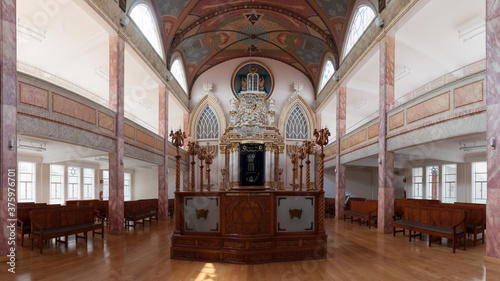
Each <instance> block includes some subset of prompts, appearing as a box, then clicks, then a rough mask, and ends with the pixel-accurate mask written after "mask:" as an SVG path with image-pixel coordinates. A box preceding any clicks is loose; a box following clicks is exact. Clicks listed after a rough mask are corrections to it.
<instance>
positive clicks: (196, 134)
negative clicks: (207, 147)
mask: <svg viewBox="0 0 500 281" xmlns="http://www.w3.org/2000/svg"><path fill="white" fill-rule="evenodd" d="M207 109H210V110H211V111H212V113H213V116H215V120H217V129H216V130H214V131H215V132H216V133H213V134H215V136H214V137H213V138H198V136H199V135H201V134H200V133H199V130H198V128H199V126H200V121H201V120H202V117H203V116H204V114H205V112H206V111H207ZM205 123H206V122H205ZM220 127H221V125H220V120H219V116H217V112H216V111H215V109H214V108H213V107H212V106H210V105H207V106H205V108H203V110H202V111H201V113H200V115H199V117H198V120H196V124H195V138H196V140H197V141H204V140H218V139H219V138H220ZM201 136H202V137H203V136H208V135H207V134H206V133H204V134H203V135H201Z"/></svg>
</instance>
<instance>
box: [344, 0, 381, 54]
mask: <svg viewBox="0 0 500 281" xmlns="http://www.w3.org/2000/svg"><path fill="white" fill-rule="evenodd" d="M374 18H375V13H374V12H373V10H372V9H371V8H370V7H368V6H366V5H361V6H359V8H358V10H357V11H356V15H355V16H354V20H353V21H352V25H351V29H350V30H349V34H348V36H347V43H346V45H345V52H344V56H346V55H347V54H348V53H349V51H351V49H352V47H354V44H356V42H358V40H359V38H360V37H361V35H363V32H365V30H366V28H368V26H369V25H370V23H371V22H372V20H373V19H374Z"/></svg>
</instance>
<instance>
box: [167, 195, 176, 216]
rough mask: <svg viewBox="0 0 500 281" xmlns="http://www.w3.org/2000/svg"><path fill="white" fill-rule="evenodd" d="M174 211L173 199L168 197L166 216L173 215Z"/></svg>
mask: <svg viewBox="0 0 500 281" xmlns="http://www.w3.org/2000/svg"><path fill="white" fill-rule="evenodd" d="M174 213H175V199H173V198H171V199H168V216H169V217H173V216H174Z"/></svg>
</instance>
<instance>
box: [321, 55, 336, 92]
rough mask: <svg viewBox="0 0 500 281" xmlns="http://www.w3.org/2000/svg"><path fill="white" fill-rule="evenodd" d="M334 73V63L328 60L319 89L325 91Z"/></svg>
mask: <svg viewBox="0 0 500 281" xmlns="http://www.w3.org/2000/svg"><path fill="white" fill-rule="evenodd" d="M333 73H335V69H334V68H333V63H332V61H331V60H327V61H326V64H325V68H324V69H323V75H322V76H321V85H320V87H319V89H320V90H321V89H323V87H325V85H326V82H328V80H330V78H332V76H333Z"/></svg>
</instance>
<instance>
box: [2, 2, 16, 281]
mask: <svg viewBox="0 0 500 281" xmlns="http://www.w3.org/2000/svg"><path fill="white" fill-rule="evenodd" d="M0 9H1V10H0V20H1V26H0V36H1V37H0V40H1V41H0V42H1V43H0V44H1V45H0V56H1V59H2V60H1V61H2V63H1V65H0V105H1V111H0V112H1V113H0V116H1V117H0V118H1V119H0V120H1V122H2V124H1V126H0V128H1V129H0V137H1V142H0V143H1V147H0V154H1V156H0V157H1V162H2V164H1V169H0V172H1V173H2V184H1V186H0V190H1V193H0V229H1V230H0V256H1V257H6V258H8V257H7V256H8V255H10V254H11V252H12V251H11V248H14V251H15V248H16V246H15V245H9V244H8V242H10V241H14V242H16V240H9V238H10V234H11V233H10V231H9V228H8V226H9V225H11V224H12V223H14V224H15V223H16V220H17V212H13V213H12V214H11V213H10V212H8V209H7V208H8V207H12V206H9V205H8V203H9V201H8V199H9V198H15V197H9V196H8V192H9V191H13V192H14V194H17V192H16V188H17V185H14V186H9V183H11V184H12V183H15V182H17V173H18V171H17V146H16V143H17V128H16V124H17V121H16V120H17V72H16V51H17V50H16V44H17V37H16V1H4V0H0ZM11 144H12V146H11ZM9 179H10V181H9ZM10 203H14V208H16V204H15V203H16V202H10ZM15 231H16V230H15V229H14V234H15V233H16V232H15ZM15 237H17V234H16V236H14V239H16V238H15ZM0 260H3V258H2V259H0ZM2 270H5V271H7V267H2ZM5 274H9V273H8V272H6V273H5Z"/></svg>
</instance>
